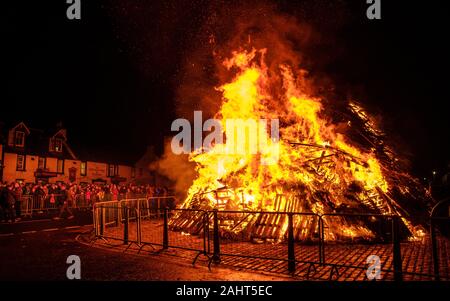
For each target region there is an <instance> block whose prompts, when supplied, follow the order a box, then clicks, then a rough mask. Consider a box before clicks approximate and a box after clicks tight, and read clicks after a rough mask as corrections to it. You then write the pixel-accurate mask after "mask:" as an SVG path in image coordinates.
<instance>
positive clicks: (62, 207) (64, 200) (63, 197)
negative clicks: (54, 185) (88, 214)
mask: <svg viewBox="0 0 450 301" xmlns="http://www.w3.org/2000/svg"><path fill="white" fill-rule="evenodd" d="M56 204H57V205H58V208H59V216H57V217H55V218H54V219H55V220H59V219H61V218H62V216H63V214H64V211H67V213H68V214H69V217H68V218H67V219H72V218H74V215H73V213H72V210H70V208H69V202H68V191H67V190H66V185H64V184H62V185H61V186H60V187H59V193H58V197H57V198H56Z"/></svg>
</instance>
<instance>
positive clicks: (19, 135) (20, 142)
mask: <svg viewBox="0 0 450 301" xmlns="http://www.w3.org/2000/svg"><path fill="white" fill-rule="evenodd" d="M14 145H15V146H18V147H24V146H25V133H24V132H21V131H16V134H15V137H14Z"/></svg>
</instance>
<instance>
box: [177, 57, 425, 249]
mask: <svg viewBox="0 0 450 301" xmlns="http://www.w3.org/2000/svg"><path fill="white" fill-rule="evenodd" d="M268 51H270V49H254V48H249V49H240V50H238V51H233V52H232V54H231V56H230V57H229V58H227V59H226V60H224V62H223V67H224V68H227V69H228V70H229V71H232V72H234V73H235V76H234V79H233V80H232V81H231V82H229V83H225V84H223V85H222V86H220V87H218V88H217V89H218V91H220V92H221V94H222V103H221V106H220V110H219V111H218V112H217V114H216V116H215V118H216V119H218V120H220V121H221V123H222V125H223V127H222V128H223V129H224V136H225V139H224V141H223V143H216V144H215V145H214V146H213V147H212V148H211V149H209V150H204V149H197V150H195V151H193V152H192V153H191V154H190V156H189V159H190V160H191V161H193V162H195V163H196V171H197V173H198V176H197V178H196V179H195V180H194V182H193V184H192V186H191V187H190V189H189V191H188V193H187V197H186V199H185V200H184V202H183V204H182V208H195V209H205V210H210V209H213V208H217V209H219V210H238V211H247V212H249V211H256V212H259V211H279V212H312V213H315V214H319V215H322V214H325V213H373V214H382V215H398V216H400V217H401V221H402V223H403V227H402V228H403V232H404V233H406V234H407V235H408V236H409V237H410V238H419V237H421V236H423V234H424V231H423V225H421V222H420V219H417V218H415V217H414V216H416V215H418V214H419V213H421V214H423V213H424V212H426V208H427V199H428V195H427V191H426V190H425V189H424V188H422V186H421V185H420V183H419V182H418V181H417V180H416V179H414V178H413V177H411V176H409V175H408V174H407V173H406V172H403V171H402V170H401V169H400V167H398V164H397V158H396V155H395V154H394V152H393V151H392V150H391V148H390V147H389V146H388V145H387V143H386V142H385V140H384V137H385V135H384V133H383V132H382V131H381V130H380V129H379V127H378V126H377V123H376V122H375V120H374V119H373V118H371V116H369V115H368V113H367V112H366V111H365V110H364V109H363V107H362V106H361V105H360V104H359V103H357V102H355V101H349V102H348V104H347V106H346V107H345V108H343V109H342V108H337V107H336V108H332V107H330V108H328V107H327V108H326V110H325V108H324V101H323V99H321V98H320V97H317V96H311V95H308V92H307V91H308V89H307V87H306V86H305V85H307V84H306V81H305V80H304V78H305V71H304V70H295V69H294V68H293V67H292V66H290V65H288V64H280V65H278V66H276V68H273V67H272V66H271V68H270V69H269V68H268V67H267V65H266V63H265V56H266V54H267V52H268ZM336 116H339V118H336ZM230 119H233V120H236V119H241V120H272V119H278V120H279V136H280V137H279V139H273V138H274V137H272V136H271V127H270V122H268V126H267V129H265V130H263V131H261V130H260V129H258V130H255V129H252V128H251V127H249V128H247V136H246V137H258V141H260V142H261V141H265V142H264V143H259V144H258V146H259V149H258V152H257V153H254V152H251V151H250V150H249V147H248V145H247V147H246V148H245V150H246V151H244V152H241V153H237V154H236V153H234V154H230V153H227V151H226V149H227V147H229V145H227V144H229V143H231V142H232V141H230V139H228V140H227V137H228V138H229V136H230V135H227V133H226V125H225V122H226V120H230ZM336 119H339V120H340V122H339V124H338V123H336V122H335V121H333V120H336ZM342 123H344V124H345V127H346V128H345V130H342ZM252 131H253V132H252ZM234 142H235V141H233V143H234ZM244 142H245V141H244ZM195 219H196V218H195V217H194V215H193V214H191V213H189V214H187V213H183V214H181V213H180V214H178V215H175V216H174V217H173V218H172V220H171V226H172V228H173V229H178V230H183V231H184V232H188V233H195V232H198V231H200V230H201V229H200V228H199V227H198V224H199V223H200V222H199V221H196V220H195ZM225 219H227V218H226V217H225ZM258 222H261V216H258V214H257V213H253V214H250V215H245V214H243V215H240V216H237V215H236V214H235V215H231V214H230V216H229V217H228V221H226V222H225V221H224V222H222V223H221V225H222V226H221V231H223V232H227V231H228V232H232V233H235V234H236V233H245V234H247V235H253V236H254V235H256V234H257V233H256V232H257V228H258V227H257V224H258ZM274 222H275V223H277V230H276V231H275V230H274V231H272V230H271V231H268V232H266V234H265V237H262V238H271V239H282V238H283V237H285V234H286V230H287V219H286V218H285V216H281V217H277V218H274ZM324 222H325V227H327V229H328V231H327V236H328V237H327V239H330V240H342V239H354V238H364V239H368V240H371V239H373V238H375V237H377V236H380V235H382V233H378V232H377V230H376V229H374V227H373V226H371V224H370V222H368V220H367V219H356V218H351V219H350V218H345V217H335V218H328V219H324ZM195 225H197V226H195ZM295 228H296V232H295V233H296V238H297V239H299V240H307V239H311V238H313V237H317V231H318V228H317V223H316V221H314V220H313V219H311V218H307V217H298V218H297V219H296V220H295Z"/></svg>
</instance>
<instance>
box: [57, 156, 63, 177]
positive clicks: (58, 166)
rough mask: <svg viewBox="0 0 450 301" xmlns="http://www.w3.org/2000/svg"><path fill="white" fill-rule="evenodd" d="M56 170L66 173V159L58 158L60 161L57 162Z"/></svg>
mask: <svg viewBox="0 0 450 301" xmlns="http://www.w3.org/2000/svg"><path fill="white" fill-rule="evenodd" d="M56 172H57V173H59V174H64V160H63V159H58V162H57V163H56Z"/></svg>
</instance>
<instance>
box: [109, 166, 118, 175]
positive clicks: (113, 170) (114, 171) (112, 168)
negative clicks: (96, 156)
mask: <svg viewBox="0 0 450 301" xmlns="http://www.w3.org/2000/svg"><path fill="white" fill-rule="evenodd" d="M118 174H119V166H118V165H114V164H108V177H114V176H117V175H118Z"/></svg>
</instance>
